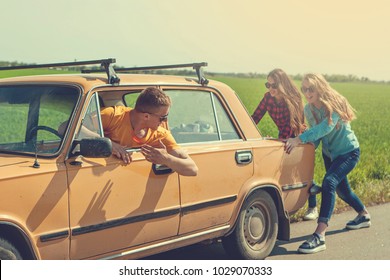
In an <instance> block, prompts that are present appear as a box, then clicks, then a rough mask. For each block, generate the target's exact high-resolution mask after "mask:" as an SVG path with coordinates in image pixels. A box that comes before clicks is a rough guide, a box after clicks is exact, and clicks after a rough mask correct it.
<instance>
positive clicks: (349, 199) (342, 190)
mask: <svg viewBox="0 0 390 280" xmlns="http://www.w3.org/2000/svg"><path fill="white" fill-rule="evenodd" d="M322 156H323V158H324V164H325V169H326V174H325V177H324V180H323V182H322V193H321V195H322V202H321V209H320V214H319V218H318V222H323V223H326V224H328V222H329V220H330V217H331V216H332V213H333V210H334V205H335V202H336V192H337V195H338V196H339V197H340V198H341V199H342V200H344V201H345V202H346V203H348V204H349V205H350V206H351V207H352V208H353V209H355V211H356V212H358V213H359V212H361V211H363V210H364V205H363V203H362V202H361V200H360V199H359V198H358V197H357V195H356V194H355V193H354V192H353V191H352V190H351V186H350V185H349V182H348V179H347V174H348V173H349V172H351V171H352V170H353V168H354V167H355V166H356V164H357V163H358V161H359V158H360V149H359V148H357V149H355V150H353V151H351V152H349V153H347V154H344V155H341V156H339V157H337V158H335V159H334V160H333V161H332V160H331V159H330V158H329V157H327V156H326V155H324V154H323V155H322Z"/></svg>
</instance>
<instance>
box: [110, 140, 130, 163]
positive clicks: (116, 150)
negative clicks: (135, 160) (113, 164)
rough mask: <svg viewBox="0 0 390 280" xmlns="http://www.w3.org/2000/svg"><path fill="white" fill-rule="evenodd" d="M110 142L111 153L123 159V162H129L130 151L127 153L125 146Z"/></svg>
mask: <svg viewBox="0 0 390 280" xmlns="http://www.w3.org/2000/svg"><path fill="white" fill-rule="evenodd" d="M111 142H112V154H113V155H114V156H116V157H117V158H120V159H122V160H123V162H124V163H125V164H129V163H130V162H131V161H132V158H131V155H132V153H129V152H127V151H126V147H124V146H121V145H119V144H118V143H115V142H114V141H111Z"/></svg>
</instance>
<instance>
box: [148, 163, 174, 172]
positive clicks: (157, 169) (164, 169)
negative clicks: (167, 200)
mask: <svg viewBox="0 0 390 280" xmlns="http://www.w3.org/2000/svg"><path fill="white" fill-rule="evenodd" d="M152 169H153V172H154V174H156V175H164V174H169V173H172V172H173V170H172V169H171V168H169V167H168V166H166V165H162V164H154V163H153V165H152Z"/></svg>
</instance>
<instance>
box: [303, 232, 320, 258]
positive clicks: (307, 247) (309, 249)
mask: <svg viewBox="0 0 390 280" xmlns="http://www.w3.org/2000/svg"><path fill="white" fill-rule="evenodd" d="M325 249H326V246H325V240H321V238H320V236H319V235H318V234H317V233H313V235H312V236H311V237H310V238H309V239H308V240H306V241H305V242H303V243H302V245H301V246H299V248H298V252H300V253H303V254H313V253H317V252H320V251H324V250H325Z"/></svg>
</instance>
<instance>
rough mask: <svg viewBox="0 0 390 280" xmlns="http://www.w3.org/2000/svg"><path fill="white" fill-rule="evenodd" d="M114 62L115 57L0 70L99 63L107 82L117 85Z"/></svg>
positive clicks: (28, 65)
mask: <svg viewBox="0 0 390 280" xmlns="http://www.w3.org/2000/svg"><path fill="white" fill-rule="evenodd" d="M115 62H116V59H115V58H107V59H99V60H87V61H74V62H61V63H47V64H26V65H16V66H5V67H0V70H20V69H33V68H50V67H64V66H82V65H93V64H100V65H101V67H103V68H104V71H105V72H106V74H107V78H108V82H109V83H110V84H112V85H118V84H119V82H120V79H119V77H118V76H117V75H116V73H115V70H114V68H113V67H112V63H115ZM82 72H83V71H82ZM99 72H102V70H100V71H99Z"/></svg>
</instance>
